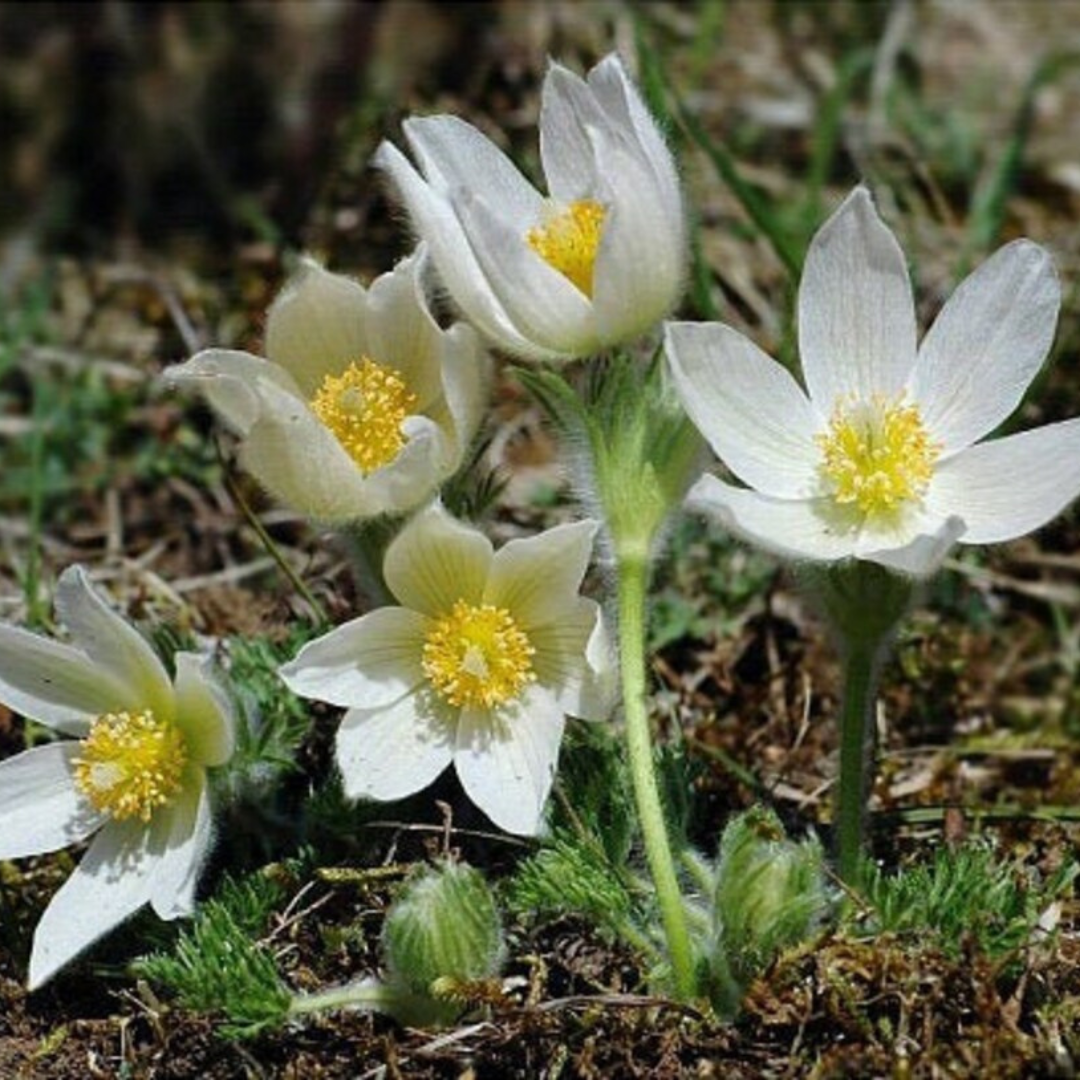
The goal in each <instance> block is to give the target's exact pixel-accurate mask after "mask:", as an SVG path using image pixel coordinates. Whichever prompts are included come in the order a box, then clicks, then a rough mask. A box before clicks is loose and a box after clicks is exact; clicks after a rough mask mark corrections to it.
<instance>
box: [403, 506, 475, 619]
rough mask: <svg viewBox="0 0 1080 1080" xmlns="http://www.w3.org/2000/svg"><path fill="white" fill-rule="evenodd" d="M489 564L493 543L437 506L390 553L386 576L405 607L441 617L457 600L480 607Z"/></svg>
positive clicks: (407, 529) (406, 530)
mask: <svg viewBox="0 0 1080 1080" xmlns="http://www.w3.org/2000/svg"><path fill="white" fill-rule="evenodd" d="M491 560H492V549H491V541H490V540H488V539H487V537H486V536H484V535H483V533H481V532H479V531H477V530H476V529H473V528H470V527H469V526H468V525H464V524H462V523H461V522H460V521H456V520H455V519H454V518H452V517H451V516H450V515H449V514H448V513H447V512H446V511H445V510H444V509H443V507H442V506H441V504H439V503H434V504H433V505H431V506H429V507H427V508H426V509H424V510H421V511H420V512H419V513H418V514H417V515H416V516H415V517H414V518H413V519H412V521H410V522H409V524H408V525H406V526H405V528H404V529H402V530H401V532H400V533H398V535H397V536H396V537H395V538H394V540H393V541H392V542H391V544H390V545H389V547H388V548H387V549H386V559H385V562H384V563H383V576H384V577H385V578H386V584H387V585H388V586H389V588H390V591H391V592H392V593H393V594H394V596H395V597H396V598H397V599H398V601H399V602H400V603H401V605H402V606H403V607H407V608H412V609H413V611H419V612H420V613H421V614H423V615H431V616H440V615H445V614H447V613H448V612H449V611H450V609H451V608H453V606H454V603H455V602H456V601H457V600H465V601H467V602H469V603H471V604H478V603H480V602H481V598H482V597H483V595H484V584H485V582H486V581H487V576H488V571H489V569H490V567H491Z"/></svg>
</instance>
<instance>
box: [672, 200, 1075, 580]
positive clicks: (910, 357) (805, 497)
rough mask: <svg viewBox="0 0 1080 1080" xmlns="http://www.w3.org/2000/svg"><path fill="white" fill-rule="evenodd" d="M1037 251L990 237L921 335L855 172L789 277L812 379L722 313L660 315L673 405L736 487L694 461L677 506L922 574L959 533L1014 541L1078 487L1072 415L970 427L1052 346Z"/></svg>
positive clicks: (797, 546)
mask: <svg viewBox="0 0 1080 1080" xmlns="http://www.w3.org/2000/svg"><path fill="white" fill-rule="evenodd" d="M1059 303H1060V293H1059V288H1058V283H1057V278H1056V276H1055V273H1054V267H1053V263H1052V262H1051V259H1050V257H1049V255H1048V254H1047V253H1046V252H1045V251H1044V250H1043V249H1042V248H1041V247H1039V246H1038V245H1036V244H1033V243H1031V242H1030V241H1028V240H1017V241H1014V242H1013V243H1010V244H1007V245H1006V246H1005V247H1003V248H1001V250H999V251H998V252H997V253H996V254H994V255H993V256H992V257H991V258H990V259H988V260H987V261H986V262H985V263H984V264H983V265H982V266H980V267H979V268H978V269H977V270H975V272H974V273H972V274H971V275H970V276H969V277H968V278H967V279H966V280H965V281H964V282H962V283H961V285H960V286H959V288H957V290H956V292H955V293H954V294H953V296H952V297H951V299H950V300H949V301H948V303H947V304H946V305H945V307H944V308H943V309H942V311H941V313H940V314H939V315H938V317H937V320H936V321H935V323H934V325H933V327H932V328H931V329H930V331H929V333H927V335H926V336H925V338H924V339H923V341H922V343H921V345H919V346H918V347H917V346H916V326H915V309H914V303H913V300H912V294H911V283H910V280H909V278H908V273H907V267H906V265H905V262H904V256H903V253H902V252H901V250H900V246H899V245H898V244H897V242H896V239H895V237H894V236H893V234H892V233H891V232H890V231H889V229H888V228H887V227H886V226H885V224H884V223H883V222H882V221H881V219H880V218H879V217H878V214H877V212H876V210H875V209H874V205H873V202H872V201H871V199H870V195H869V192H867V190H866V189H865V188H862V187H859V188H857V189H856V190H855V191H854V192H853V193H852V194H851V195H850V196H849V197H848V198H847V199H846V200H845V202H844V203H843V204H842V205H841V206H840V208H839V209H838V210H837V211H836V212H835V213H834V214H833V216H832V217H831V218H830V219H829V220H828V221H827V222H826V223H825V224H824V225H823V226H822V227H821V229H820V230H819V232H818V233H817V235H816V236H815V237H814V239H813V242H812V243H811V245H810V249H809V251H808V253H807V257H806V264H805V268H804V270H803V278H802V283H801V285H800V288H799V304H798V318H799V351H800V354H801V360H802V370H803V377H804V379H805V383H806V390H805V391H804V390H803V388H802V387H800V386H799V384H798V383H797V382H796V381H795V379H794V378H793V377H792V376H791V375H790V374H789V373H788V372H787V371H786V370H785V369H784V368H783V367H781V365H780V364H778V363H776V362H775V361H773V360H771V359H770V358H769V357H768V356H766V355H765V354H764V353H762V352H761V350H760V349H758V348H757V346H755V345H754V344H753V343H752V342H750V341H749V340H747V339H746V338H745V337H743V336H742V335H740V334H739V333H737V332H736V331H735V330H732V329H731V328H730V327H727V326H723V325H720V324H691V323H672V324H669V325H668V327H667V331H666V351H667V355H668V359H669V361H670V365H671V372H672V375H673V378H674V382H675V386H676V388H677V390H678V393H679V396H680V398H681V399H682V402H683V406H684V407H685V408H686V411H687V413H688V414H689V416H690V418H691V419H692V420H693V421H694V423H695V424H696V425H697V426H698V428H699V429H700V430H701V432H702V434H703V435H704V436H705V437H706V438H707V439H708V441H709V442H710V444H711V445H712V448H713V449H714V450H715V451H716V453H717V455H718V456H719V457H720V458H721V460H722V461H723V462H724V464H726V465H727V467H728V468H729V469H730V470H731V471H732V473H734V474H735V476H736V477H738V479H739V480H741V481H742V482H743V483H744V484H746V485H747V486H746V487H736V486H734V485H732V484H728V483H725V482H724V481H722V480H720V479H719V478H717V477H714V476H705V477H702V479H701V480H699V481H698V483H697V484H696V485H695V486H694V487H693V488H692V489H691V492H690V495H689V497H688V502H689V505H691V506H692V507H695V508H697V509H700V510H703V511H705V512H707V513H711V514H713V515H715V516H716V517H718V518H719V519H720V520H721V521H722V522H723V523H724V524H725V525H726V526H727V527H728V528H730V529H731V530H732V531H733V532H735V533H736V534H737V535H740V536H742V537H744V538H745V539H747V540H749V541H751V542H752V543H756V544H758V545H760V546H761V547H763V548H765V549H767V550H769V551H772V552H774V553H776V554H778V555H780V556H783V557H787V558H792V559H805V560H815V561H821V562H831V561H836V560H841V559H846V558H851V557H854V558H857V559H866V560H870V561H872V562H876V563H879V564H881V565H883V566H886V567H890V568H892V569H894V570H899V571H901V572H904V573H908V574H912V575H915V576H924V575H926V574H929V573H931V572H932V571H933V570H934V569H936V568H937V566H938V565H939V564H940V562H941V560H942V559H943V558H944V555H945V553H946V552H947V550H948V548H949V547H950V545H951V544H952V543H953V542H954V541H960V542H961V543H965V544H985V543H994V542H997V541H1000V540H1009V539H1012V538H1014V537H1017V536H1022V535H1023V534H1025V533H1027V532H1030V531H1031V530H1033V529H1037V528H1038V527H1039V526H1041V525H1043V524H1045V523H1046V522H1047V521H1049V520H1050V518H1052V517H1053V516H1054V515H1055V514H1057V513H1058V512H1059V511H1060V510H1061V509H1062V508H1063V507H1065V506H1066V505H1067V504H1068V503H1070V502H1071V501H1072V500H1073V499H1074V498H1076V496H1077V494H1078V493H1080V420H1076V419H1074V420H1067V421H1064V422H1061V423H1055V424H1047V425H1046V426H1044V427H1040V428H1035V429H1034V430H1032V431H1025V432H1022V433H1021V434H1018V435H1010V436H1008V437H1006V438H1001V439H994V440H991V441H988V442H981V441H980V440H982V439H983V438H984V437H985V436H986V435H988V434H990V433H991V432H992V431H993V430H994V428H996V427H997V426H998V425H999V424H1000V423H1001V422H1002V421H1003V420H1005V419H1006V418H1007V417H1008V416H1009V414H1010V413H1012V412H1013V410H1014V409H1015V408H1016V407H1017V405H1018V404H1019V403H1020V400H1021V398H1022V397H1023V395H1024V391H1025V390H1026V389H1027V387H1028V386H1029V384H1030V383H1031V381H1032V379H1033V378H1034V377H1035V374H1036V372H1037V371H1038V370H1039V368H1040V366H1041V365H1042V363H1043V361H1044V360H1045V358H1046V355H1047V353H1048V351H1049V349H1050V345H1051V342H1052V341H1053V337H1054V328H1055V324H1056V321H1057V312H1058V306H1059Z"/></svg>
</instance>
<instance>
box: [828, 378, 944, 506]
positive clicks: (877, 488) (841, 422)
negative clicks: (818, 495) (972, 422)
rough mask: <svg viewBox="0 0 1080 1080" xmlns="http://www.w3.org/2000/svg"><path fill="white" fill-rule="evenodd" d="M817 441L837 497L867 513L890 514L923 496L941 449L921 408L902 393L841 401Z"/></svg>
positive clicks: (830, 485) (836, 498)
mask: <svg viewBox="0 0 1080 1080" xmlns="http://www.w3.org/2000/svg"><path fill="white" fill-rule="evenodd" d="M815 441H816V442H817V444H818V446H820V447H821V452H822V460H821V472H822V474H823V475H824V477H825V479H826V481H827V482H828V484H829V487H830V490H831V494H832V497H833V498H834V499H835V500H836V502H837V503H841V504H854V505H855V506H856V507H857V508H858V509H859V510H860V511H861V512H862V513H863V514H865V515H872V514H888V513H891V512H892V511H894V510H896V509H897V508H898V507H899V506H900V505H901V504H903V503H905V502H907V501H909V500H911V499H917V498H918V497H919V496H921V495H922V493H923V492H924V491H925V490H926V487H927V485H928V484H929V483H930V477H931V476H932V475H933V467H934V462H935V461H937V458H938V455H939V454H940V453H941V447H940V445H939V444H938V443H935V442H933V441H932V440H931V439H930V437H929V435H927V433H926V428H925V427H924V426H923V422H922V417H921V416H920V415H919V409H918V406H916V405H907V404H905V403H904V399H903V395H900V396H899V397H897V398H895V399H893V400H889V399H887V398H885V397H883V396H880V395H875V396H874V397H873V398H872V399H871V401H869V402H844V401H841V402H840V403H839V404H838V405H837V406H836V409H835V410H834V412H833V416H832V419H831V420H830V421H829V428H828V431H826V432H825V433H824V434H821V435H817V436H815Z"/></svg>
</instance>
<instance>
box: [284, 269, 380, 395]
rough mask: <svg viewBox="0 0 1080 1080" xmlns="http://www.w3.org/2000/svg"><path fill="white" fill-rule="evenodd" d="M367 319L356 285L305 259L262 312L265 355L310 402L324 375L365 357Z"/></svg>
mask: <svg viewBox="0 0 1080 1080" xmlns="http://www.w3.org/2000/svg"><path fill="white" fill-rule="evenodd" d="M366 317H367V295H366V293H365V292H364V289H363V287H362V286H361V285H360V284H359V283H358V282H355V281H353V280H352V279H351V278H347V277H343V276H342V275H341V274H333V273H331V272H330V271H329V270H324V269H323V268H322V267H321V266H320V265H319V264H318V263H316V262H314V261H313V260H311V259H305V260H304V261H303V263H302V264H301V267H300V269H299V270H298V271H297V272H296V273H295V274H294V275H293V276H292V278H290V279H289V281H288V283H287V284H286V285H285V287H284V288H283V289H282V290H281V292H280V293H279V294H278V296H277V298H276V299H275V300H274V302H273V304H271V305H270V310H269V311H268V312H267V316H266V355H267V357H268V358H269V359H271V360H272V361H273V362H274V363H275V364H280V365H281V366H282V367H283V368H285V369H286V370H287V371H288V372H289V374H290V375H292V377H293V378H294V379H295V380H296V384H297V386H298V387H299V388H300V392H301V393H302V394H303V395H304V396H305V397H306V398H309V399H310V398H311V397H312V396H314V394H315V392H316V390H318V388H319V387H320V386H321V385H322V382H323V379H324V378H325V377H326V376H327V375H340V374H341V372H342V371H344V370H345V369H346V368H347V367H348V366H349V364H350V363H351V362H352V361H354V360H355V361H359V360H360V359H361V358H362V357H364V356H367V355H368V353H369V342H368V335H367V331H366V327H365V324H366Z"/></svg>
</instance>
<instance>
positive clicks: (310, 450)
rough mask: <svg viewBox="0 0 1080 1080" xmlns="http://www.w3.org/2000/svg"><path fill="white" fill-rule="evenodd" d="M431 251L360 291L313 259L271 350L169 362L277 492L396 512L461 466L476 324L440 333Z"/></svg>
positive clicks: (314, 503)
mask: <svg viewBox="0 0 1080 1080" xmlns="http://www.w3.org/2000/svg"><path fill="white" fill-rule="evenodd" d="M423 266H424V255H423V250H422V249H421V250H418V251H417V252H416V253H414V254H413V255H412V256H410V257H409V258H407V259H403V260H402V261H401V262H400V263H398V265H397V267H395V269H394V270H393V271H391V272H390V273H387V274H383V275H382V276H380V277H378V278H376V279H375V281H373V282H372V284H371V287H370V288H368V289H364V288H363V287H362V286H361V285H359V284H358V283H357V282H355V281H353V280H351V279H350V278H347V277H342V276H341V275H338V274H332V273H330V272H328V271H326V270H324V269H323V268H322V267H320V266H319V265H318V264H316V263H315V262H312V261H311V260H305V261H304V263H303V265H302V266H301V268H300V270H299V271H298V273H297V274H296V275H295V276H294V277H293V278H292V280H291V281H290V282H289V283H288V284H287V285H286V286H285V288H284V289H283V290H282V292H281V294H280V295H279V296H278V297H277V299H276V300H275V301H274V303H273V305H272V306H271V308H270V311H269V314H268V315H267V321H266V355H267V359H265V360H264V359H262V358H260V357H257V356H252V355H251V354H250V353H246V352H238V351H235V350H231V349H207V350H204V351H203V352H201V353H199V354H198V355H197V356H195V357H193V358H192V359H191V360H189V361H188V362H187V363H184V364H181V365H179V366H178V367H175V368H173V369H171V370H170V371H169V372H168V378H169V379H170V381H172V382H176V383H182V384H188V385H192V386H195V387H196V388H198V389H199V390H201V391H202V392H203V393H204V394H205V395H206V398H207V400H208V401H209V402H210V404H211V406H212V407H213V408H214V409H215V410H216V411H217V412H218V413H219V415H220V416H221V417H222V419H223V420H224V421H225V422H226V423H227V424H228V425H229V426H230V427H231V428H233V429H234V430H235V431H236V433H237V434H238V435H239V436H240V437H241V440H242V441H241V445H240V460H241V463H242V464H243V466H244V468H245V469H247V471H248V472H250V473H251V474H252V475H253V476H254V477H255V478H256V479H257V480H258V481H259V482H260V483H261V484H262V485H263V486H264V487H265V488H266V489H267V491H269V492H270V493H271V494H272V495H273V496H274V497H275V498H278V499H280V500H281V501H282V502H284V503H286V504H288V505H289V506H291V507H293V508H294V509H296V510H298V511H300V512H301V513H302V514H304V515H306V516H308V517H310V518H313V519H315V520H317V521H320V522H325V523H327V524H343V523H346V522H349V521H357V520H362V519H366V518H371V517H377V516H379V515H382V514H400V513H404V512H406V511H408V510H411V509H412V508H414V507H415V506H417V505H419V504H420V503H422V502H423V501H425V500H426V499H428V498H430V497H431V495H432V493H433V492H434V491H435V490H436V488H437V487H438V486H439V485H440V484H441V483H442V482H443V481H444V480H446V479H448V478H449V477H450V475H451V474H453V473H454V472H455V471H456V470H457V468H458V466H459V465H460V464H461V462H462V459H463V457H464V454H465V451H466V450H467V448H468V445H469V442H470V440H471V439H472V437H473V435H474V433H475V431H476V428H477V425H478V423H479V419H480V411H481V408H482V405H483V392H484V383H485V372H486V364H487V361H486V357H485V356H484V354H483V352H482V350H481V348H480V346H479V342H478V339H477V337H476V334H475V332H474V331H473V330H472V329H471V328H470V327H468V326H465V325H463V324H460V323H459V324H456V325H454V326H452V327H450V329H448V330H442V329H440V328H439V326H438V325H437V323H436V322H435V320H434V319H433V318H432V316H431V313H430V311H429V310H428V307H427V301H426V299H425V295H424V289H423V284H422V280H421V277H422V274H423Z"/></svg>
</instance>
